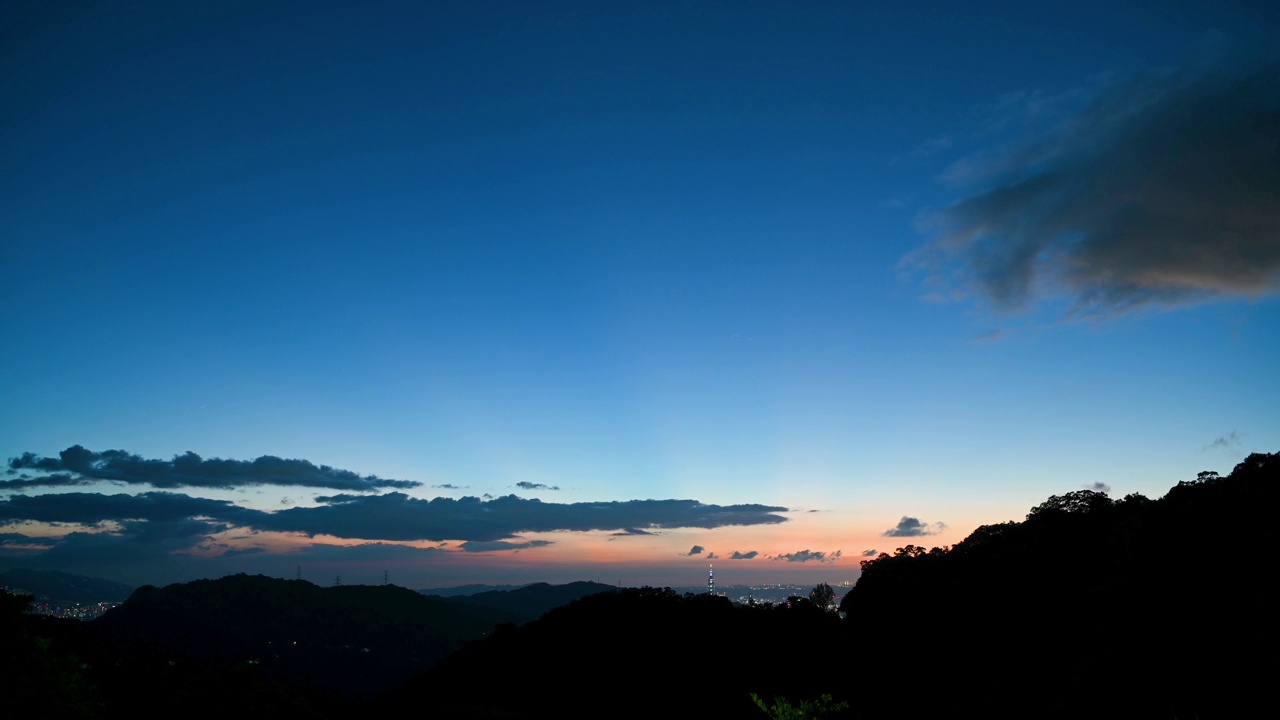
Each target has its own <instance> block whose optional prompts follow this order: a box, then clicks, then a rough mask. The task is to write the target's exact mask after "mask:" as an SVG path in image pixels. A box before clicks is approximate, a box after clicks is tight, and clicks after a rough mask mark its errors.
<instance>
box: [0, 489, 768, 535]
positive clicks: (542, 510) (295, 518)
mask: <svg viewBox="0 0 1280 720" xmlns="http://www.w3.org/2000/svg"><path fill="white" fill-rule="evenodd" d="M316 500H317V502H319V503H321V504H320V505H319V506H317V507H295V508H289V509H286V510H278V511H276V512H266V511H262V510H254V509H250V508H244V507H240V506H238V505H235V504H233V503H231V502H229V501H226V500H213V499H206V498H198V497H191V496H189V495H184V494H181V493H169V492H159V491H155V492H148V493H141V494H138V495H125V494H118V495H102V494H98V493H59V494H50V495H36V496H27V495H14V496H13V497H10V498H8V499H7V500H4V501H0V522H16V521H23V520H34V521H38V522H47V523H78V524H83V525H97V524H100V523H106V522H114V523H122V524H129V523H132V524H139V523H142V524H146V523H163V522H176V521H184V520H192V521H195V522H198V523H202V524H203V525H204V526H205V527H210V528H212V527H222V526H236V527H243V528H250V529H254V530H274V531H280V532H295V533H304V534H307V535H312V536H314V535H332V536H335V537H339V538H346V539H363V540H391V541H422V540H433V541H441V540H463V541H469V542H475V543H491V542H494V541H499V540H507V539H510V538H512V537H513V536H515V535H518V534H520V533H525V532H555V531H588V530H623V531H624V532H627V533H628V534H638V533H640V532H643V530H642V529H643V528H678V527H696V528H717V527H724V526H729V525H761V524H774V523H781V522H785V521H786V518H784V517H783V516H782V515H779V514H777V513H780V512H785V511H786V508H783V507H774V506H768V505H707V504H704V503H700V502H698V501H696V500H628V501H614V502H593V503H572V504H561V503H544V502H542V501H540V500H530V499H524V498H520V497H517V496H515V495H508V496H505V497H500V498H495V499H493V500H489V501H484V500H481V499H479V498H475V497H464V498H461V499H458V500H454V499H451V498H435V499H434V500H422V499H419V498H412V497H409V496H408V495H405V494H404V493H387V494H385V495H374V496H367V495H350V494H343V495H334V496H326V497H319V498H317V499H316ZM209 532H212V530H210V531H209ZM473 547H474V546H473Z"/></svg>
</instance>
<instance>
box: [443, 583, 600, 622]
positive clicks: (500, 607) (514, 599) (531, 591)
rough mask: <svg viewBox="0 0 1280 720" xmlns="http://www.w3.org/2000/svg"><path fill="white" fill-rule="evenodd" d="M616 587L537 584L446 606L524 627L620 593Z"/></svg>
mask: <svg viewBox="0 0 1280 720" xmlns="http://www.w3.org/2000/svg"><path fill="white" fill-rule="evenodd" d="M617 590H618V588H616V587H614V586H613V585H603V584H601V583H596V582H587V581H583V580H580V581H578V582H571V583H566V584H564V585H549V584H547V583H534V584H532V585H525V586H524V587H521V588H517V589H514V590H490V591H488V592H481V593H476V594H474V595H468V596H465V597H451V598H446V599H445V600H446V602H448V603H449V604H450V605H453V606H455V607H458V608H461V609H463V610H466V611H468V612H472V613H474V614H476V615H480V616H483V617H486V618H491V619H492V620H493V621H494V624H498V623H507V622H510V623H516V624H523V623H527V622H529V621H530V620H536V619H537V618H539V617H541V616H542V615H543V614H544V613H546V612H547V611H549V610H551V609H553V608H557V607H560V606H561V605H566V604H568V603H571V602H573V601H574V600H578V599H580V598H584V597H587V596H588V595H595V594H596V593H602V592H616V591H617Z"/></svg>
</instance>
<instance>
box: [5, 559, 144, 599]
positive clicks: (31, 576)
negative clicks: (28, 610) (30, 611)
mask: <svg viewBox="0 0 1280 720" xmlns="http://www.w3.org/2000/svg"><path fill="white" fill-rule="evenodd" d="M0 587H5V588H9V589H10V590H13V591H15V592H21V593H26V594H29V595H34V596H35V599H36V600H37V601H41V602H50V603H55V604H59V605H89V604H92V603H98V602H122V601H124V599H125V598H127V597H129V596H130V595H131V594H133V588H132V587H130V586H128V585H122V584H120V583H117V582H111V581H110V580H102V579H100V578H92V577H85V576H84V575H72V574H71V573H64V572H57V571H54V570H27V569H25V568H17V569H14V570H6V571H5V572H2V573H0Z"/></svg>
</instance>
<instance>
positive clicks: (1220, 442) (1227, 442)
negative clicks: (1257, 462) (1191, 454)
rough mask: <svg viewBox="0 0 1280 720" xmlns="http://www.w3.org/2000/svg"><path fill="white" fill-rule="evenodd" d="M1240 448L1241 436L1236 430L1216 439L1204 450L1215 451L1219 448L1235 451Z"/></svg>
mask: <svg viewBox="0 0 1280 720" xmlns="http://www.w3.org/2000/svg"><path fill="white" fill-rule="evenodd" d="M1239 446H1240V435H1238V434H1237V433H1236V431H1235V430H1232V431H1231V432H1229V433H1227V434H1226V435H1223V436H1222V437H1220V438H1216V439H1214V441H1213V442H1211V443H1209V444H1208V445H1205V446H1204V449H1205V450H1214V449H1217V448H1223V449H1233V448H1236V447H1239Z"/></svg>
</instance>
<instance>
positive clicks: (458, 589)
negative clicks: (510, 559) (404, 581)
mask: <svg viewBox="0 0 1280 720" xmlns="http://www.w3.org/2000/svg"><path fill="white" fill-rule="evenodd" d="M522 587H524V585H455V586H453V587H442V588H421V589H419V590H418V592H420V593H422V594H423V595H434V596H436V597H455V596H458V595H475V594H476V593H482V592H490V591H493V590H516V589H518V588H522Z"/></svg>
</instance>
